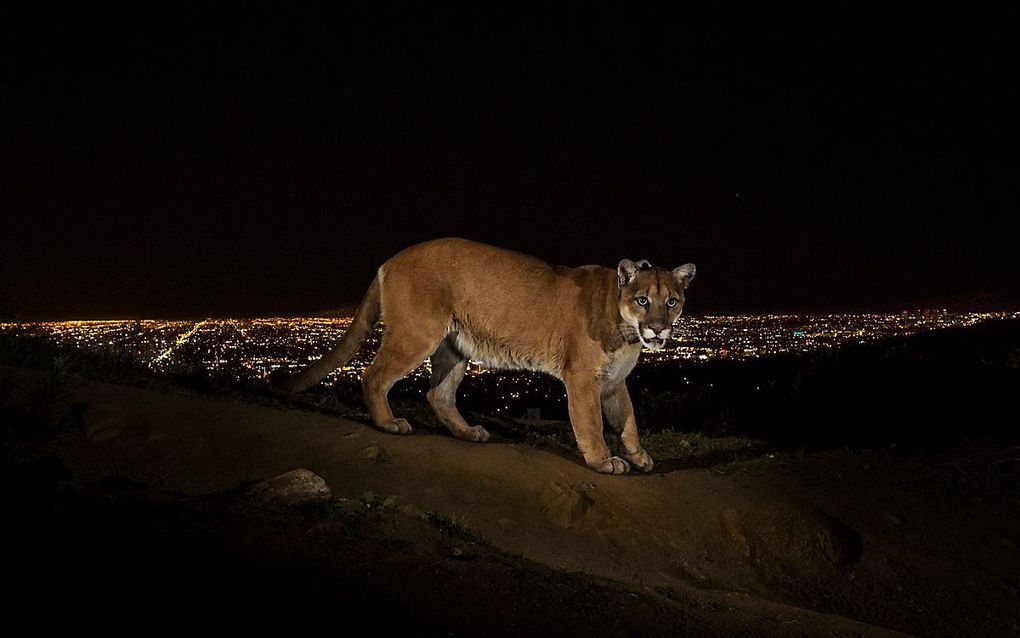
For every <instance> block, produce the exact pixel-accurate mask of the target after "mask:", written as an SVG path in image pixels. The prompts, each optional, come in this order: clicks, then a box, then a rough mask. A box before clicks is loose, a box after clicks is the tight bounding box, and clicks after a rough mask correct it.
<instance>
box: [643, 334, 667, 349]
mask: <svg viewBox="0 0 1020 638" xmlns="http://www.w3.org/2000/svg"><path fill="white" fill-rule="evenodd" d="M641 342H642V343H643V344H644V345H645V347H647V348H651V349H653V350H658V349H659V348H661V347H662V345H663V344H664V343H666V340H665V339H662V338H659V337H642V338H641Z"/></svg>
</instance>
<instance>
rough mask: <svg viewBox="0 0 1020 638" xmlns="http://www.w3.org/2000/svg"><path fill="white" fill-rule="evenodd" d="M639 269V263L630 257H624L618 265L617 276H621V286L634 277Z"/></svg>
mask: <svg viewBox="0 0 1020 638" xmlns="http://www.w3.org/2000/svg"><path fill="white" fill-rule="evenodd" d="M637 271H638V265H637V264H635V263H634V262H632V261H631V260H629V259H624V260H622V261H621V262H620V264H619V265H618V266H617V267H616V276H617V277H619V278H620V288H623V287H624V286H626V285H627V284H628V283H630V280H631V279H633V278H634V273H636V272H637Z"/></svg>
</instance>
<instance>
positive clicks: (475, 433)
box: [451, 425, 489, 443]
mask: <svg viewBox="0 0 1020 638" xmlns="http://www.w3.org/2000/svg"><path fill="white" fill-rule="evenodd" d="M451 432H452V433H453V435H454V436H455V437H457V438H458V439H463V440H465V441H474V442H475V443H485V442H486V441H488V440H489V431H488V430H486V429H485V428H483V427H482V426H480V425H472V426H470V427H467V428H464V429H462V430H451Z"/></svg>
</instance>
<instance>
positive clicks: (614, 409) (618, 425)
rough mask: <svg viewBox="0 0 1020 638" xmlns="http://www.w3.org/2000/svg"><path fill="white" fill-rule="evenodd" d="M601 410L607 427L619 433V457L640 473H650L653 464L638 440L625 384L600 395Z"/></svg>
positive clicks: (632, 409) (632, 408)
mask: <svg viewBox="0 0 1020 638" xmlns="http://www.w3.org/2000/svg"><path fill="white" fill-rule="evenodd" d="M602 410H603V411H604V412H605V414H606V422H607V423H608V424H609V427H611V428H613V429H614V430H615V431H617V432H619V433H620V445H621V446H623V453H622V454H621V455H620V456H622V457H623V458H625V459H627V460H628V461H629V462H630V464H631V465H633V466H634V467H636V468H637V469H639V470H641V471H642V472H651V471H652V467H654V466H655V463H654V462H653V461H652V457H650V456H648V452H645V450H644V448H642V447H641V441H639V440H638V432H637V421H636V420H635V418H634V406H633V404H631V402H630V393H629V392H628V391H627V384H626V383H625V382H623V381H620V382H619V383H617V384H616V385H613V386H610V387H608V388H606V389H605V391H604V392H603V393H602Z"/></svg>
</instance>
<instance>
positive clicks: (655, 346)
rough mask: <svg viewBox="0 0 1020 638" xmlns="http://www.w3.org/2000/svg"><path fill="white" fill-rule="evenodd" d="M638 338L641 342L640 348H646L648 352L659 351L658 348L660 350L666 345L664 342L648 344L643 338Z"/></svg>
mask: <svg viewBox="0 0 1020 638" xmlns="http://www.w3.org/2000/svg"><path fill="white" fill-rule="evenodd" d="M639 338H640V340H641V347H642V348H647V349H649V350H659V349H660V348H662V346H664V345H666V342H665V341H660V342H659V343H648V342H647V341H645V339H644V337H639Z"/></svg>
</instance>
